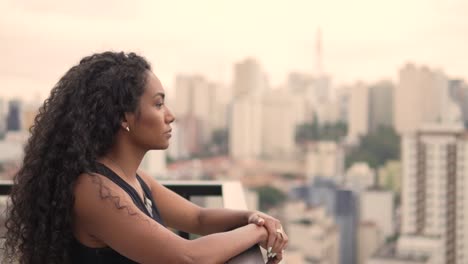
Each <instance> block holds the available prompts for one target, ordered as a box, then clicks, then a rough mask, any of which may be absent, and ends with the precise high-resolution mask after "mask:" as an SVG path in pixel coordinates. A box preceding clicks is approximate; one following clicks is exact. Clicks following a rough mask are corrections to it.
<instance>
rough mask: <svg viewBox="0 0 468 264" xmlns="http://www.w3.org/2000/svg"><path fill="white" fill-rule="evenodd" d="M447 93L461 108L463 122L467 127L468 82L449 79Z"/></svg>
mask: <svg viewBox="0 0 468 264" xmlns="http://www.w3.org/2000/svg"><path fill="white" fill-rule="evenodd" d="M449 93H450V98H451V99H452V100H453V101H454V102H455V103H456V104H457V105H458V107H459V108H460V109H461V112H462V119H463V122H464V123H465V127H468V84H467V83H466V82H464V81H463V80H450V81H449Z"/></svg>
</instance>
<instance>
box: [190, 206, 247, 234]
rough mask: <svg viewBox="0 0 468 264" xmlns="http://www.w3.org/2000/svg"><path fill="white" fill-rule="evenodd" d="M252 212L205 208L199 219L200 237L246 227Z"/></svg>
mask: <svg viewBox="0 0 468 264" xmlns="http://www.w3.org/2000/svg"><path fill="white" fill-rule="evenodd" d="M251 214H252V211H247V210H231V209H224V208H203V209H202V210H201V211H200V215H199V219H198V223H199V224H198V228H197V229H198V231H199V234H200V235H207V234H213V233H218V232H224V231H228V230H232V229H234V228H238V227H241V226H244V225H246V224H247V222H248V218H249V216H250V215H251Z"/></svg>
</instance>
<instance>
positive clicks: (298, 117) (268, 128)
mask: <svg viewBox="0 0 468 264" xmlns="http://www.w3.org/2000/svg"><path fill="white" fill-rule="evenodd" d="M261 100H262V106H261V107H262V111H261V112H262V117H261V122H262V127H261V130H262V137H261V139H262V141H261V143H262V145H261V149H262V151H261V154H262V156H264V157H265V158H288V157H293V155H294V153H295V150H296V143H295V134H296V127H297V126H298V125H299V124H302V123H304V122H305V120H306V118H307V112H306V101H305V99H304V98H302V97H299V96H296V95H293V94H292V93H291V92H290V91H289V90H286V89H275V90H269V91H267V92H265V93H264V94H263V96H262V99H261Z"/></svg>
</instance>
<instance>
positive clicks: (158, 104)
mask: <svg viewBox="0 0 468 264" xmlns="http://www.w3.org/2000/svg"><path fill="white" fill-rule="evenodd" d="M163 105H164V103H157V104H156V107H158V108H161V107H162V106H163Z"/></svg>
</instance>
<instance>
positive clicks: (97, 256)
mask: <svg viewBox="0 0 468 264" xmlns="http://www.w3.org/2000/svg"><path fill="white" fill-rule="evenodd" d="M96 167H97V169H96V173H99V174H101V175H103V176H105V177H107V178H109V179H110V180H111V181H113V182H114V183H115V184H117V185H118V186H119V187H120V188H122V189H123V190H124V191H125V192H127V193H128V195H130V197H131V198H132V200H133V202H134V203H135V205H136V206H137V207H138V208H139V209H140V210H141V211H142V212H143V213H145V214H146V215H147V216H149V217H150V218H152V219H153V220H154V221H156V222H158V223H160V224H161V225H163V226H164V223H163V221H162V219H161V216H160V214H159V211H158V208H157V207H156V203H155V202H154V200H153V196H152V195H151V191H150V189H149V187H148V185H146V183H145V181H143V180H142V179H141V178H140V176H139V175H138V174H137V179H138V181H139V182H140V184H141V187H142V188H143V192H144V195H145V198H146V199H149V200H150V201H151V213H150V212H149V211H148V210H149V205H148V207H147V206H145V203H144V202H143V201H142V200H141V197H140V195H138V192H137V191H136V190H135V189H134V188H133V187H132V186H130V185H129V184H128V183H127V182H125V181H124V180H123V179H122V178H120V177H119V176H118V175H117V174H116V173H115V172H113V171H112V170H111V169H109V168H108V167H106V166H105V165H104V164H101V163H97V165H96ZM146 204H148V203H146ZM71 259H72V263H73V264H78V263H80V264H81V263H86V264H107V263H114V264H127V263H137V262H135V261H133V260H131V259H128V258H126V257H124V256H122V255H120V254H119V253H118V252H117V251H115V250H113V249H112V248H110V247H103V248H91V247H88V246H85V245H83V244H81V243H80V242H79V241H78V240H77V239H74V241H73V244H72V247H71Z"/></svg>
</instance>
